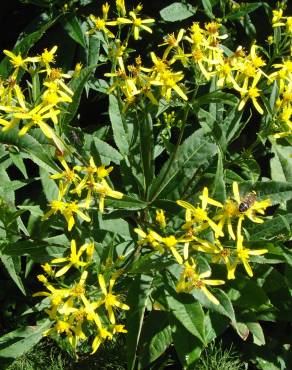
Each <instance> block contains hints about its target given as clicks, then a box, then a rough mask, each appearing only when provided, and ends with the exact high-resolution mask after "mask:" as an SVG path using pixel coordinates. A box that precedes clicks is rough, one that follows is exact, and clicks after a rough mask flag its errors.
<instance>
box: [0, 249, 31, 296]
mask: <svg viewBox="0 0 292 370" xmlns="http://www.w3.org/2000/svg"><path fill="white" fill-rule="evenodd" d="M0 259H1V261H2V263H3V265H4V266H5V268H6V270H7V272H8V274H9V275H10V277H11V279H12V280H13V281H14V282H15V284H16V285H17V286H18V288H19V290H20V291H21V292H22V293H23V294H24V295H26V293H25V289H24V286H23V283H22V280H21V278H20V276H19V275H18V271H17V270H18V268H16V266H17V265H18V264H19V261H18V257H12V256H6V255H1V256H0Z"/></svg>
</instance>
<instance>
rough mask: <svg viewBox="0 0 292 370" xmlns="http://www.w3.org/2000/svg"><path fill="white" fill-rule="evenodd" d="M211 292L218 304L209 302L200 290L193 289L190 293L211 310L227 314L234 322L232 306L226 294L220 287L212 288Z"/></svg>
mask: <svg viewBox="0 0 292 370" xmlns="http://www.w3.org/2000/svg"><path fill="white" fill-rule="evenodd" d="M212 294H213V295H214V296H215V297H216V298H217V299H218V301H219V304H218V305H217V304H214V303H213V302H211V301H210V300H209V299H208V298H207V297H206V295H205V294H204V293H203V292H202V291H201V290H200V289H195V290H194V291H193V292H192V295H193V296H194V297H195V298H196V299H197V300H198V301H199V302H200V303H201V304H202V305H203V306H205V307H207V308H209V309H210V310H211V311H214V312H218V313H220V314H221V315H224V316H227V317H228V318H229V319H230V320H231V321H232V322H236V319H235V313H234V308H233V305H232V303H231V300H230V298H229V297H228V295H227V294H226V293H225V292H224V291H223V290H221V289H218V288H217V289H216V290H215V289H213V291H212Z"/></svg>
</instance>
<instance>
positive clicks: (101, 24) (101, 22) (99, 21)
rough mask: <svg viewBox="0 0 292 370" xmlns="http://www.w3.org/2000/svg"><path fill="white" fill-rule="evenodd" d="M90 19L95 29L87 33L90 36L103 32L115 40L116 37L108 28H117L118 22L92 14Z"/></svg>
mask: <svg viewBox="0 0 292 370" xmlns="http://www.w3.org/2000/svg"><path fill="white" fill-rule="evenodd" d="M89 19H90V20H91V22H92V23H93V28H92V29H91V30H89V31H87V32H86V33H87V34H88V35H91V34H93V33H94V32H96V31H102V32H104V34H106V35H107V36H108V37H110V38H115V35H114V34H113V33H112V32H111V31H110V30H109V29H108V28H107V26H116V25H117V22H116V21H107V20H106V19H105V18H100V17H95V16H94V15H93V14H90V16H89Z"/></svg>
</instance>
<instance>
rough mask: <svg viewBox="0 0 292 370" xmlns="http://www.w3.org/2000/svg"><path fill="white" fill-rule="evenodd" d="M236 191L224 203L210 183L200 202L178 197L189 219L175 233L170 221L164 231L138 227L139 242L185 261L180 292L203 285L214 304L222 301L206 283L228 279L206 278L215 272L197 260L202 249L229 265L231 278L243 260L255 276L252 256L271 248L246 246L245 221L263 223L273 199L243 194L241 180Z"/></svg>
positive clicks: (210, 283) (217, 283) (182, 262)
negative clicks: (211, 192)
mask: <svg viewBox="0 0 292 370" xmlns="http://www.w3.org/2000/svg"><path fill="white" fill-rule="evenodd" d="M232 191H233V194H232V197H230V198H228V199H227V200H226V202H225V203H224V204H222V203H221V202H218V201H217V200H215V199H212V198H211V197H210V196H209V192H208V189H207V188H206V187H205V188H204V189H203V193H202V195H201V196H200V197H199V198H200V200H201V204H200V205H197V206H195V205H193V204H191V203H189V202H186V201H183V200H178V201H177V204H179V205H180V206H181V207H183V208H184V209H185V223H184V224H183V225H182V226H181V229H180V230H178V231H177V232H175V233H168V227H167V225H164V227H163V229H162V232H163V235H160V234H158V233H157V232H156V231H155V230H153V229H151V228H149V229H148V231H147V232H145V231H143V230H142V229H141V228H136V229H135V232H136V233H137V234H138V235H139V236H140V237H141V239H140V240H139V241H138V245H140V246H144V247H147V246H148V247H150V248H152V249H153V250H154V251H157V252H158V253H160V254H165V253H168V252H169V255H170V256H172V257H173V258H174V263H178V264H179V265H181V274H180V276H179V278H178V282H177V286H176V288H177V291H178V292H188V293H190V292H192V291H193V290H195V289H200V290H201V291H202V292H203V294H205V295H206V297H207V298H208V299H209V300H211V301H212V302H213V303H214V304H219V301H218V299H217V298H216V297H215V296H214V295H213V294H212V293H211V292H210V291H209V290H208V289H207V287H206V286H207V285H211V286H212V285H221V284H224V281H223V280H220V279H219V280H216V279H215V280H212V279H211V280H210V279H206V278H209V277H210V276H211V269H207V270H204V271H201V270H200V268H201V267H200V265H199V264H198V263H197V261H196V257H197V256H198V252H199V253H202V254H203V255H205V256H206V258H207V259H209V263H213V264H215V263H216V264H218V263H223V264H224V265H225V266H226V269H227V279H235V271H236V269H237V266H238V265H239V264H242V265H243V266H244V269H245V270H246V272H247V274H248V275H249V276H250V277H252V276H253V271H252V268H251V265H250V256H255V255H256V256H259V255H262V254H265V253H267V252H268V250H267V249H252V248H247V247H246V246H244V233H243V224H244V222H245V220H247V219H248V220H249V221H251V222H255V223H262V222H263V219H262V218H261V217H260V216H261V215H264V213H265V210H266V208H267V207H268V206H270V205H271V202H270V200H269V199H265V200H257V199H256V194H255V193H254V192H251V193H248V194H247V195H246V196H244V197H240V193H239V187H238V184H237V182H233V184H232ZM161 214H162V211H161V210H159V211H157V215H158V216H159V217H158V219H160V218H161ZM163 219H165V217H163ZM210 233H211V234H210ZM207 235H209V238H207ZM211 235H212V237H211Z"/></svg>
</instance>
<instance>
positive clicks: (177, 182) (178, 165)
mask: <svg viewBox="0 0 292 370" xmlns="http://www.w3.org/2000/svg"><path fill="white" fill-rule="evenodd" d="M215 153H216V145H215V144H212V143H211V142H210V138H209V137H207V136H205V134H204V130H203V129H200V130H198V131H195V132H194V133H193V134H192V135H191V136H189V137H188V138H187V139H186V140H185V141H184V142H183V143H182V144H181V145H180V146H179V148H178V150H177V152H175V153H174V154H173V155H172V156H171V157H170V159H169V160H168V161H166V163H165V164H164V166H163V167H162V169H161V171H160V173H159V175H158V177H157V178H156V179H155V180H154V181H153V184H152V186H151V189H150V197H151V199H152V200H155V199H156V198H157V197H159V198H164V197H165V198H168V199H169V198H170V193H171V191H172V192H173V193H172V194H171V195H172V197H173V198H175V199H179V198H180V197H182V195H183V194H184V193H186V192H187V191H188V190H189V188H190V186H191V185H193V182H194V177H195V176H196V173H197V171H198V169H199V168H200V169H203V168H205V167H206V166H207V165H208V164H209V163H210V161H212V160H213V156H214V154H215Z"/></svg>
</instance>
